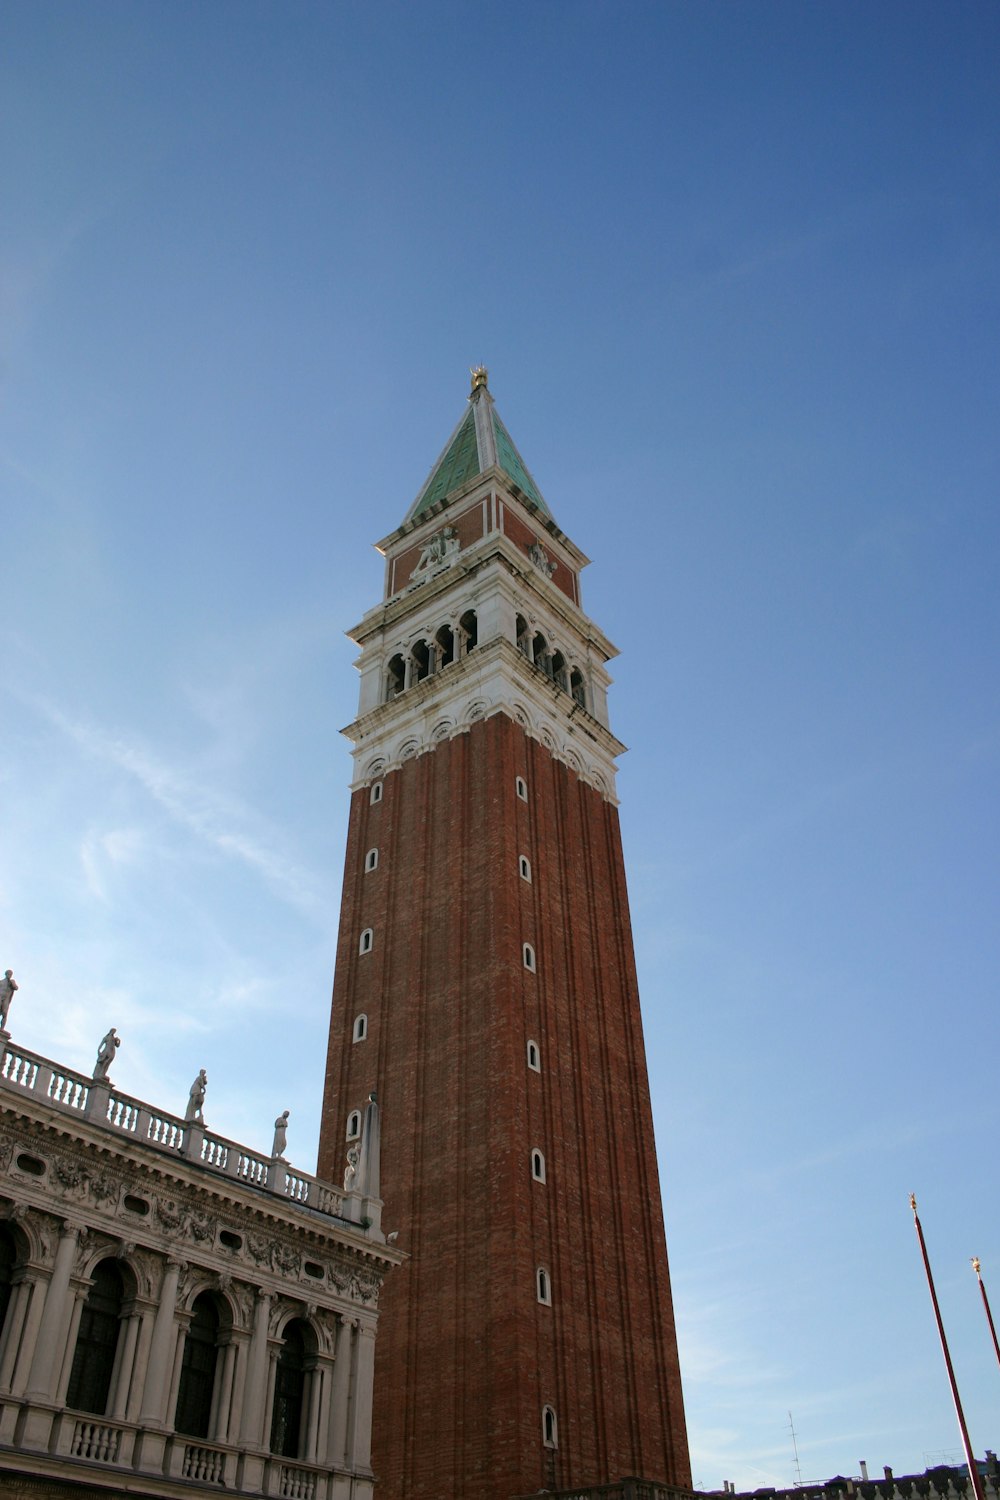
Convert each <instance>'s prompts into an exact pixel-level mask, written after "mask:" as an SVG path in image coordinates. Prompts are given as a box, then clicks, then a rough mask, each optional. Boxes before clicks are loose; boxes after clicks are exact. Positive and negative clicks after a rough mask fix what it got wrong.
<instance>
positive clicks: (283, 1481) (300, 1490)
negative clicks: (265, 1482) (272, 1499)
mask: <svg viewBox="0 0 1000 1500" xmlns="http://www.w3.org/2000/svg"><path fill="white" fill-rule="evenodd" d="M278 1494H279V1495H281V1496H283V1497H284V1500H313V1497H314V1496H315V1494H316V1472H315V1470H314V1469H300V1468H298V1467H297V1466H296V1465H294V1464H282V1465H281V1467H280V1471H279V1477H278Z"/></svg>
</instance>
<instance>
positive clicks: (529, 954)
mask: <svg viewBox="0 0 1000 1500" xmlns="http://www.w3.org/2000/svg"><path fill="white" fill-rule="evenodd" d="M521 952H522V954H523V956H524V967H525V968H526V969H530V970H531V972H532V974H534V972H535V950H534V948H533V947H532V946H531V944H530V943H525V944H524V947H523V948H522V949H521Z"/></svg>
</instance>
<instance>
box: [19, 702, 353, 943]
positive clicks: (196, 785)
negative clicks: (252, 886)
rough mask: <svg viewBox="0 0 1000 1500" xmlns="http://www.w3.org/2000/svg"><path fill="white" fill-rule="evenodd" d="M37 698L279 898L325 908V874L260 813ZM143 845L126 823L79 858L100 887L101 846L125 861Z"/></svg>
mask: <svg viewBox="0 0 1000 1500" xmlns="http://www.w3.org/2000/svg"><path fill="white" fill-rule="evenodd" d="M32 701H33V703H34V705H35V707H36V708H37V709H38V710H39V712H40V713H42V714H43V716H44V717H45V718H46V719H47V721H48V722H49V723H50V724H51V725H53V727H54V728H56V729H58V730H59V731H60V732H61V733H62V734H64V735H65V736H66V737H67V738H68V739H69V740H71V741H72V742H73V743H74V744H75V745H77V746H78V747H79V749H81V750H83V751H84V752H85V753H86V754H88V755H91V756H93V757H94V758H95V759H97V760H98V761H101V762H103V763H104V764H105V765H109V766H113V767H115V768H117V769H118V770H120V771H123V772H125V773H126V775H128V776H129V777H131V778H132V779H133V780H134V781H136V782H137V783H138V784H139V785H140V786H141V787H142V788H143V790H144V791H145V792H146V793H147V794H148V795H149V796H150V797H151V798H152V799H153V801H154V802H155V803H156V804H157V805H158V806H159V807H161V808H162V809H163V811H164V812H166V813H167V815H168V816H169V817H170V818H171V819H172V821H173V822H174V823H175V824H177V825H178V826H179V827H181V828H183V829H185V830H187V832H189V833H191V834H193V835H194V836H195V838H197V839H198V840H199V841H200V842H201V843H202V844H204V845H205V846H207V847H208V848H209V849H213V850H215V851H216V852H217V853H219V854H221V855H223V856H225V857H226V858H227V859H232V860H234V861H236V862H237V863H239V864H242V865H243V866H244V867H245V868H246V869H248V870H250V871H252V872H253V873H254V874H255V875H257V876H259V877H260V878H261V879H262V880H263V881H264V882H265V883H266V884H267V886H268V888H269V889H270V890H271V891H273V893H274V894H275V895H276V896H278V897H280V899H281V900H283V901H286V902H287V903H288V904H289V905H291V906H294V907H296V908H298V909H299V910H300V911H302V912H304V913H306V914H307V915H308V916H310V917H315V916H316V915H318V914H319V913H320V912H321V911H322V910H324V909H325V906H326V903H325V901H324V899H323V895H322V892H321V890H320V885H321V882H320V881H319V880H318V879H317V878H316V877H315V876H313V875H312V874H310V872H308V871H306V870H304V869H302V868H301V867H300V866H299V865H297V864H296V863H295V861H294V860H292V859H290V858H289V857H288V856H287V855H286V854H284V853H282V852H281V851H280V850H279V849H278V848H277V847H276V842H275V840H274V838H273V836H271V837H269V836H268V833H267V831H266V830H264V829H262V828H261V826H260V820H259V819H258V818H257V817H256V816H255V814H254V813H253V812H252V811H251V810H250V809H248V808H246V807H244V806H243V805H241V804H240V803H239V802H238V801H237V800H236V799H234V798H233V797H231V796H228V795H226V794H224V793H222V792H220V791H219V790H218V789H217V788H215V787H211V786H207V785H205V784H203V783H200V782H198V781H197V780H195V779H194V778H192V777H191V776H189V775H187V774H185V773H184V772H183V771H180V770H177V769H176V768H174V767H172V766H169V765H167V764H166V763H165V762H164V761H162V760H160V759H159V758H158V757H157V756H156V755H155V754H154V753H153V752H152V751H151V750H150V749H149V748H148V747H147V746H145V745H142V744H141V743H140V742H139V741H137V740H135V739H133V738H130V737H128V736H126V735H122V734H118V733H109V732H108V731H106V730H104V729H102V728H101V727H99V726H98V725H96V724H93V723H89V722H87V721H84V720H81V719H76V718H72V717H71V716H70V715H68V714H66V713H64V712H63V710H62V709H60V708H58V707H56V706H55V705H54V704H52V703H49V702H47V701H46V700H44V699H40V698H34V699H33V700H32ZM137 847H138V835H137V834H135V833H134V832H131V833H126V831H124V830H116V831H111V832H109V833H108V834H105V835H103V836H102V837H101V838H100V839H99V840H98V841H97V843H96V844H94V845H92V846H90V847H87V846H85V849H84V850H82V851H81V858H82V859H83V861H84V870H85V873H86V874H87V878H88V882H92V884H93V888H94V889H95V893H96V894H100V892H101V890H102V879H101V875H100V870H99V867H98V860H97V854H98V851H100V853H101V854H102V855H103V857H104V859H106V860H109V861H111V862H112V863H122V862H123V861H125V860H127V859H129V858H131V857H134V854H135V851H136V849H137Z"/></svg>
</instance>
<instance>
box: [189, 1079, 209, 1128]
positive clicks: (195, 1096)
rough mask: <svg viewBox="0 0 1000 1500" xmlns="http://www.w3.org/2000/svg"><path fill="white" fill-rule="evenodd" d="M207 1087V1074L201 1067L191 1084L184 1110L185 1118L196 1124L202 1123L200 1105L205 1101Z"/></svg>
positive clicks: (202, 1116)
mask: <svg viewBox="0 0 1000 1500" xmlns="http://www.w3.org/2000/svg"><path fill="white" fill-rule="evenodd" d="M207 1088H208V1074H207V1073H206V1072H205V1069H204V1068H202V1070H201V1072H200V1073H199V1074H198V1077H197V1078H196V1079H195V1081H194V1083H192V1085H191V1092H190V1093H189V1094H188V1102H187V1109H186V1110H185V1111H184V1118H185V1120H190V1121H191V1122H192V1123H194V1124H196V1125H204V1123H205V1116H204V1115H203V1114H202V1106H203V1105H204V1103H205V1091H206V1089H207Z"/></svg>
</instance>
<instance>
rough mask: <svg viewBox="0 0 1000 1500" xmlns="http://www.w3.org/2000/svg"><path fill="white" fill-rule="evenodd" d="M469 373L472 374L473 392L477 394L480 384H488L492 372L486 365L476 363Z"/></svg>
mask: <svg viewBox="0 0 1000 1500" xmlns="http://www.w3.org/2000/svg"><path fill="white" fill-rule="evenodd" d="M469 374H470V375H471V376H472V392H473V395H475V393H476V391H478V390H479V388H480V386H485V385H486V383H487V381H488V380H489V378H490V372H489V370H487V368H486V366H485V365H476V366H475V368H474V369H470V371H469Z"/></svg>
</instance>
